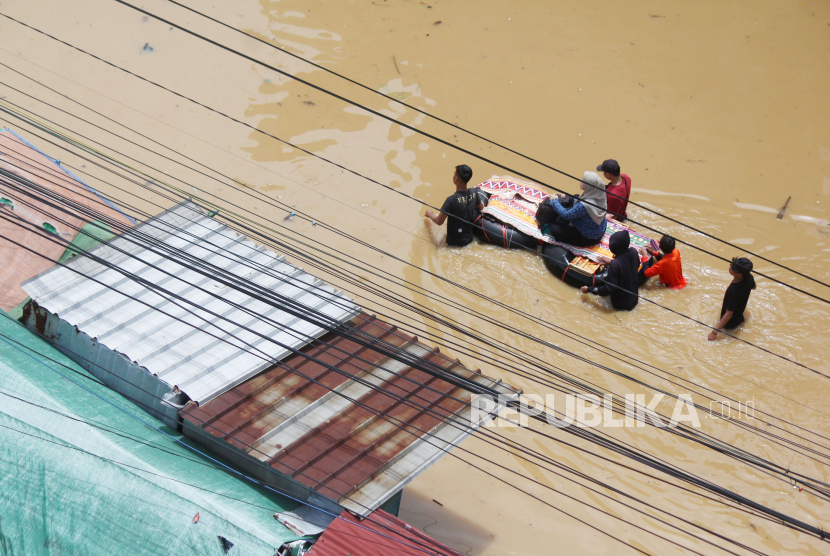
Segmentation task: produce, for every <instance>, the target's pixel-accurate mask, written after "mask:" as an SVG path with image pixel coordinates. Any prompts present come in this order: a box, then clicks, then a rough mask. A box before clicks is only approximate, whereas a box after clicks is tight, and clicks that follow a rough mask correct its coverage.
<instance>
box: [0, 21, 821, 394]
mask: <svg viewBox="0 0 830 556" xmlns="http://www.w3.org/2000/svg"><path fill="white" fill-rule="evenodd" d="M0 15H2V14H0ZM73 48H74V47H73ZM116 67H117V66H116ZM119 69H122V68H119ZM123 71H127V70H123ZM127 73H130V72H129V71H127ZM139 78H140V79H144V78H142V77H140V76H139ZM144 80H145V81H146V79H144ZM150 83H152V82H150ZM158 86H160V87H162V88H165V87H163V86H161V85H158ZM165 89H166V88H165ZM167 90H169V89H167ZM171 92H173V91H171ZM173 94H176V95H179V94H178V93H175V92H173ZM179 96H181V95H179ZM184 98H187V97H184ZM188 100H192V99H188ZM193 102H196V101H193ZM196 103H197V104H199V103H198V102H196ZM203 106H204V105H203ZM207 108H209V107H207ZM209 109H210V110H213V109H211V108H209ZM0 110H2V111H4V112H6V113H9V114H10V115H12V116H14V117H17V118H19V119H23V120H24V121H26V120H25V118H23V117H22V116H20V115H19V114H16V113H15V112H11V111H8V110H7V109H4V108H0ZM214 111H215V110H214ZM220 114H221V113H220ZM223 115H224V114H223ZM227 117H228V118H231V119H233V120H234V121H237V122H239V123H242V124H243V125H246V126H248V127H252V129H256V128H253V126H250V125H249V124H246V123H244V122H241V121H240V120H236V119H234V118H232V117H230V116H227ZM29 123H30V125H34V126H35V127H38V128H40V129H43V130H44V131H46V132H48V133H51V134H53V135H55V136H56V137H59V138H61V139H63V140H64V141H67V142H69V143H71V144H75V145H76V146H78V147H80V148H82V149H84V150H90V149H91V148H90V147H88V146H85V145H83V144H82V143H79V142H78V141H77V140H74V139H71V138H69V137H68V136H66V135H64V134H59V133H58V132H56V131H54V130H50V129H48V128H44V127H43V125H42V124H37V123H34V124H33V123H31V122H29ZM257 131H259V130H257ZM266 135H268V134H266ZM272 137H273V136H272ZM275 138H276V137H275ZM277 139H278V138H277ZM281 141H282V140H281ZM288 144H290V143H288ZM298 148H299V147H298ZM91 150H92V151H93V152H95V153H96V154H97V155H99V156H104V157H105V158H109V159H111V160H112V161H113V162H115V163H117V164H119V165H122V166H126V165H125V164H123V163H121V162H119V161H117V160H115V159H112V157H109V156H108V155H104V154H103V153H101V152H100V151H96V150H95V149H91ZM300 150H303V149H300ZM116 152H117V151H116ZM306 152H308V151H306ZM119 154H120V153H119ZM309 154H313V155H314V153H310V152H309ZM314 156H318V158H321V159H322V160H326V161H327V159H325V158H322V157H319V155H314ZM332 164H335V165H337V164H336V163H333V162H332ZM338 166H339V165H338ZM126 167H127V168H130V169H132V170H135V169H134V168H132V167H130V166H126ZM341 167H342V166H341ZM349 171H350V172H352V173H355V172H354V171H352V170H349ZM142 174H143V172H142ZM144 175H146V174H144ZM357 175H360V174H357ZM148 177H149V176H148ZM366 179H369V180H370V181H373V182H374V183H378V184H379V185H381V186H383V187H386V188H388V189H391V188H389V187H388V186H386V185H384V184H380V182H377V181H375V180H372V179H371V178H366ZM160 183H164V182H160ZM165 185H167V184H165ZM393 190H394V189H393ZM394 191H396V192H398V193H399V194H401V195H404V196H405V197H408V198H410V199H414V198H413V197H411V196H409V195H406V194H405V193H403V192H401V191H398V190H394ZM415 200H416V201H417V199H415ZM418 202H421V201H418ZM421 203H422V202H421ZM422 204H426V203H422ZM427 206H430V205H427ZM432 208H435V207H432ZM534 252H535V251H534ZM390 256H393V255H390ZM542 256H544V254H543V255H542ZM395 258H396V259H398V257H395ZM459 287H462V288H463V286H459ZM618 288H619V287H618ZM465 289H466V290H470V288H465ZM619 289H620V290H622V291H626V292H627V293H630V294H632V295H635V296H637V297H638V298H641V299H644V300H646V301H647V302H649V303H651V304H653V305H655V306H657V307H660V308H662V309H664V310H667V311H669V312H672V313H674V314H676V315H678V316H681V317H683V318H686V319H687V320H690V321H692V322H694V323H696V324H699V325H701V326H704V327H706V328H709V329H712V330H714V329H715V328H714V327H713V326H711V325H709V324H706V323H704V322H702V321H700V320H698V319H696V318H694V317H691V316H689V315H686V314H684V313H682V312H679V311H676V310H674V309H672V308H670V307H667V306H665V305H662V304H660V303H657V302H656V301H654V300H651V299H649V298H647V297H643V296H640V295H639V294H638V293H637V292H628V291H627V290H625V289H624V288H619ZM719 332H720V333H722V334H724V335H726V336H729V337H731V338H734V339H736V340H738V341H740V342H742V343H745V344H747V345H750V346H752V347H755V348H757V349H759V350H761V351H764V352H766V353H768V354H770V355H773V356H775V357H778V358H780V359H783V360H785V361H789V362H790V363H792V364H794V365H796V366H799V367H802V368H804V369H806V370H809V371H811V372H813V373H815V374H818V375H820V376H822V377H824V378H830V376H828V375H825V374H824V373H822V372H820V371H818V370H816V369H813V368H812V367H809V366H807V365H805V364H803V363H800V362H798V361H796V360H794V359H790V358H789V357H787V356H785V355H781V354H778V353H776V352H774V351H772V350H769V349H767V348H764V347H762V346H759V345H758V344H755V343H753V342H750V341H749V340H745V339H743V338H740V337H738V336H736V335H734V334H731V333H728V332H724V331H719Z"/></svg>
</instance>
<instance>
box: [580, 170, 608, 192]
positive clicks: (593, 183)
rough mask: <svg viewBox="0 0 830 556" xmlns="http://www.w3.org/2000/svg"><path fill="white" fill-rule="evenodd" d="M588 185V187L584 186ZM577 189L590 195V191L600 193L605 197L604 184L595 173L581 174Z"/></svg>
mask: <svg viewBox="0 0 830 556" xmlns="http://www.w3.org/2000/svg"><path fill="white" fill-rule="evenodd" d="M586 184H588V185H586ZM579 188H580V189H581V190H582V191H584V192H586V193H590V192H591V191H592V190H594V191H599V192H602V194H603V195H605V182H604V181H602V178H601V177H599V175H597V173H596V172H585V173H583V174H582V181H581V182H579Z"/></svg>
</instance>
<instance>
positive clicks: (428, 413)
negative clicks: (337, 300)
mask: <svg viewBox="0 0 830 556" xmlns="http://www.w3.org/2000/svg"><path fill="white" fill-rule="evenodd" d="M353 322H355V327H356V331H358V332H359V333H362V335H364V337H371V338H374V339H375V342H376V343H379V342H381V341H382V342H385V344H386V347H385V348H384V349H385V350H386V351H387V352H388V350H389V348H390V347H391V348H400V349H402V350H405V351H406V352H407V353H408V354H410V355H412V356H415V357H417V358H418V360H419V361H422V362H425V361H426V362H431V363H432V364H434V365H436V366H438V367H441V368H443V369H444V370H446V371H449V372H452V373H454V374H456V375H458V376H461V377H464V378H465V379H467V380H470V381H474V382H475V383H477V384H480V385H482V386H485V387H489V388H494V389H496V390H497V391H499V392H502V393H504V394H506V395H515V394H516V392H515V390H513V389H512V388H510V387H508V386H505V385H503V384H501V383H500V382H498V381H494V380H492V379H490V378H487V377H485V376H482V375H481V374H479V373H477V372H473V371H470V370H468V369H466V368H465V367H464V366H463V365H461V364H460V363H459V362H458V361H457V360H451V359H448V358H447V357H445V356H444V355H443V354H441V353H440V352H439V350H438V348H429V347H428V346H426V345H424V344H422V343H420V342H419V341H418V340H417V338H415V337H414V336H410V335H407V334H404V333H402V332H401V331H399V330H397V328H396V327H394V326H393V325H391V324H388V323H385V322H383V321H381V320H379V319H377V318H375V317H372V316H369V315H366V314H361V315H359V316H358V317H357V318H356V319H354V321H353ZM311 358H314V359H316V361H314V360H312V359H311ZM470 397H471V394H470V392H469V391H467V390H465V389H463V388H461V387H457V386H454V385H453V384H452V383H450V382H447V381H445V380H441V379H439V378H435V377H434V376H432V375H430V374H428V373H426V372H424V371H422V370H419V369H416V368H413V367H412V366H409V365H407V364H405V363H403V362H401V361H398V360H395V359H392V358H389V357H387V356H385V355H383V354H382V353H381V352H379V351H376V350H375V349H372V348H369V347H366V346H361V345H359V344H358V343H356V342H354V341H353V340H350V339H349V338H347V337H344V336H340V335H337V334H328V335H326V336H324V337H322V338H321V339H320V341H319V342H317V343H316V345H313V346H309V347H308V348H306V350H305V353H304V354H303V355H292V356H291V357H289V358H288V359H286V360H284V361H282V362H281V363H280V364H279V365H276V366H274V367H273V368H271V369H269V370H268V371H266V372H264V373H262V374H260V375H258V376H256V377H254V378H252V379H249V380H248V381H246V382H245V383H243V384H240V385H239V386H236V387H235V388H233V389H231V390H229V391H227V392H225V393H224V394H222V395H221V396H218V397H217V398H216V399H214V400H213V401H211V402H209V403H207V404H204V405H202V406H201V407H196V406H189V407H187V408H185V409H184V410H182V412H181V413H180V415H181V416H182V417H183V419H184V431H185V434H186V435H190V436H192V437H193V438H194V439H196V440H197V441H201V442H204V443H206V444H208V445H209V446H211V445H213V446H214V447H215V446H216V442H215V441H220V442H222V443H224V444H226V445H229V446H231V447H232V448H233V449H234V450H235V451H236V452H242V453H244V454H246V455H247V464H246V461H245V460H244V458H243V459H236V460H235V463H237V464H239V465H243V466H247V467H248V468H251V472H254V471H255V470H256V469H257V468H259V467H260V466H261V465H262V464H266V465H268V466H270V467H271V468H272V469H273V470H275V471H277V472H278V474H279V475H282V476H287V477H290V478H291V479H293V480H295V481H299V482H300V483H302V484H304V485H306V486H307V487H311V488H313V489H314V490H315V491H316V492H317V493H318V494H321V495H323V496H325V497H327V498H328V499H330V500H334V501H336V502H337V503H339V504H340V505H341V506H343V507H345V508H348V509H350V510H352V511H353V512H355V513H357V514H359V515H366V514H368V513H369V512H371V511H372V510H374V509H376V508H378V507H379V506H380V505H381V504H383V502H385V501H386V500H387V499H388V498H390V497H391V496H392V495H394V494H395V493H396V492H397V491H399V490H400V489H401V488H403V486H404V485H405V484H406V483H408V482H409V481H411V480H412V479H413V478H414V477H415V476H417V475H418V474H419V473H420V472H422V471H423V470H424V469H426V468H427V467H428V466H429V465H431V464H432V463H434V462H435V461H436V460H437V459H438V458H440V457H441V456H442V455H444V453H446V451H447V450H449V449H451V448H452V447H453V446H455V445H457V444H458V443H459V442H461V440H463V439H464V438H465V437H466V436H467V435H468V434H470V433H471V432H472V430H473V429H472V428H470V415H469V413H470V403H469V402H470ZM400 398H404V399H405V400H408V401H409V402H411V403H406V402H405V401H403V400H402V399H400ZM379 414H380V415H379ZM450 418H452V419H453V422H452V423H451V422H450ZM210 439H212V440H213V442H207V441H206V440H210Z"/></svg>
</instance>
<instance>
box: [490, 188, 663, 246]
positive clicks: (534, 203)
mask: <svg viewBox="0 0 830 556" xmlns="http://www.w3.org/2000/svg"><path fill="white" fill-rule="evenodd" d="M478 187H479V188H481V190H482V191H485V192H487V193H489V194H490V202H489V203H488V205H487V206H486V207H484V210H483V211H481V212H482V213H483V214H489V215H490V216H492V217H493V218H495V219H497V220H498V221H500V222H502V223H504V224H509V225H511V226H513V227H514V228H516V229H517V230H519V231H520V232H522V233H524V234H527V235H529V236H531V237H535V238H536V239H538V240H540V241H544V242H545V243H552V244H554V245H559V246H561V247H564V248H565V249H567V250H568V251H570V252H571V253H573V254H574V255H577V256H580V257H584V258H586V259H589V260H591V261H593V262H598V261H597V257H598V256H599V255H604V256H606V257H610V258H614V254H613V253H611V251H609V250H608V238H609V237H611V234H613V233H614V232H619V231H620V230H628V234H629V235H630V236H631V246H632V247H635V248H636V247H647V246H651V248H652V249H654V250H657V248H658V245H657V242H656V241H654V240H653V239H651V238H649V237H646V236H644V235H643V234H640V233H638V232H635V231H634V230H632V229H631V228H629V227H627V226H623V225H622V224H620V223H619V222H617V221H616V220H608V221H607V222H608V226H607V227H606V229H605V235H603V236H602V240H601V241H600V242H599V244H598V245H594V246H592V247H575V246H573V245H570V244H568V243H560V242H558V241H555V240H554V239H553V238H552V237H551V236H549V235H545V234H543V233H542V232H541V230H539V226H538V225H537V224H536V209H538V208H539V204H541V202H542V201H544V200H545V199H546V198H547V197H548V194H547V193H544V192H542V190H541V189H540V188H539V186H538V185H536V184H535V183H533V182H525V181H521V180H518V179H516V178H512V177H510V176H493V177H492V178H490V179H489V180H487V181H486V182H484V183H482V184H480V185H479V186H478Z"/></svg>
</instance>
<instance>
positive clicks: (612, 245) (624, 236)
mask: <svg viewBox="0 0 830 556" xmlns="http://www.w3.org/2000/svg"><path fill="white" fill-rule="evenodd" d="M629 243H631V236H629V235H628V230H620V231H619V232H614V233H613V234H611V237H610V238H608V249H610V250H611V252H612V253H614V255H616V256H617V257H619V256H620V255H622V254H623V253H625V252H626V251H627V250H628V245H629Z"/></svg>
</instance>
